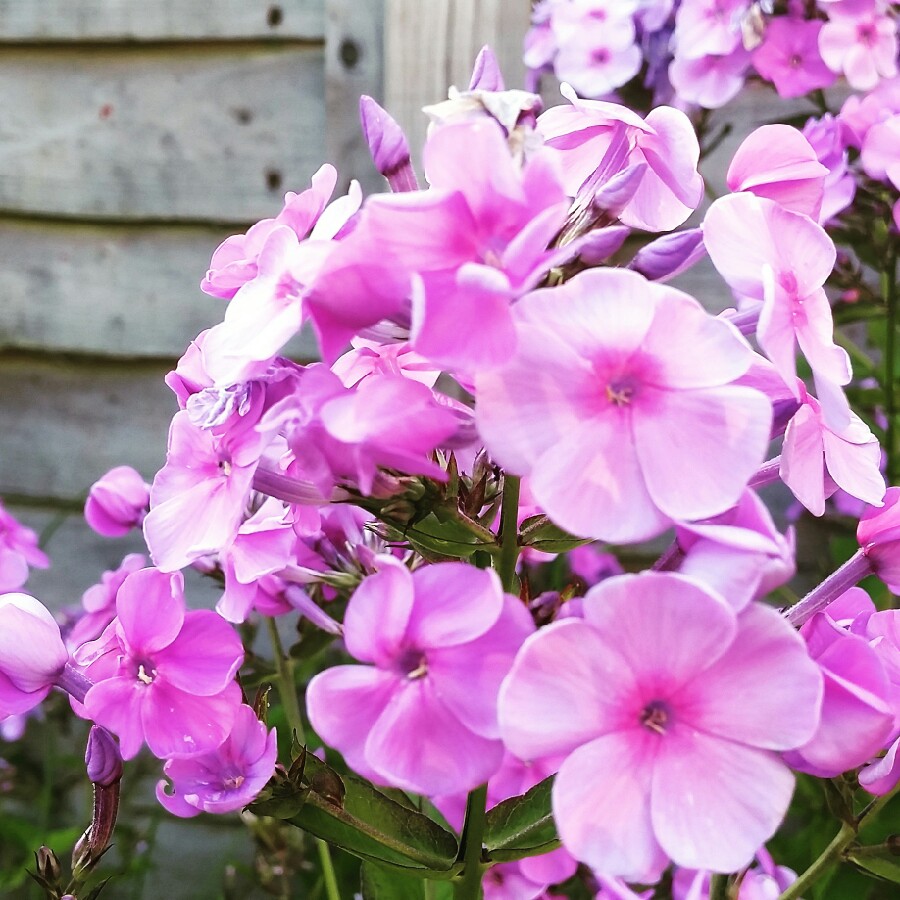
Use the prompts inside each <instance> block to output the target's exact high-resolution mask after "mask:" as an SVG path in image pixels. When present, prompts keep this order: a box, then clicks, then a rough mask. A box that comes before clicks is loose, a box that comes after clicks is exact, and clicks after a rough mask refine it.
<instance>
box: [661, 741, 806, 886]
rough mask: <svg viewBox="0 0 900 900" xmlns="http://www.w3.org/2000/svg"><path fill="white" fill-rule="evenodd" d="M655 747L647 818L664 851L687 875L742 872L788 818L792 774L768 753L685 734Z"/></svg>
mask: <svg viewBox="0 0 900 900" xmlns="http://www.w3.org/2000/svg"><path fill="white" fill-rule="evenodd" d="M660 743H662V744H664V747H663V748H662V749H661V750H660V752H659V754H658V756H657V758H656V765H655V768H654V770H653V786H652V818H653V831H654V832H655V834H656V836H657V838H658V839H659V842H660V844H661V845H662V847H663V849H664V850H665V851H666V853H668V855H669V856H670V857H671V858H672V860H673V861H674V862H675V863H677V864H678V865H680V866H686V867H688V868H692V869H710V870H711V871H714V872H734V871H736V870H737V869H741V868H743V867H744V866H746V865H748V864H749V863H750V862H751V861H752V859H753V855H754V853H756V851H757V850H758V849H759V848H760V846H761V845H762V844H763V843H764V842H765V841H767V840H768V839H769V838H770V837H771V836H772V835H773V834H774V833H775V830H776V829H777V828H778V826H779V825H780V824H781V820H782V818H783V817H784V814H785V812H786V811H787V808H788V804H789V803H790V799H791V794H792V793H793V790H794V776H793V775H792V774H791V771H790V769H788V767H787V766H786V765H784V763H782V762H781V760H779V759H778V757H776V756H775V755H774V754H772V753H768V752H766V751H764V750H757V749H754V748H752V747H746V746H743V745H741V744H734V743H731V742H730V741H725V740H721V739H720V738H715V737H710V736H709V735H706V734H703V733H702V732H698V731H693V730H691V729H690V728H687V727H685V728H678V727H676V728H674V729H672V730H671V731H669V732H668V733H667V734H666V735H664V736H663V740H662V741H661V742H660ZM700 810H702V811H703V812H702V814H698V811H700Z"/></svg>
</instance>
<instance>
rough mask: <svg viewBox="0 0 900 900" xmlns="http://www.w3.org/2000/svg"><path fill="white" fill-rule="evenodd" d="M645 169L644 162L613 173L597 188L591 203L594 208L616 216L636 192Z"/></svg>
mask: <svg viewBox="0 0 900 900" xmlns="http://www.w3.org/2000/svg"><path fill="white" fill-rule="evenodd" d="M646 171H647V164H646V163H637V164H636V165H633V166H629V167H628V168H627V169H623V170H622V171H621V172H618V173H617V174H615V175H613V176H612V178H610V179H609V181H607V182H606V183H605V184H603V185H602V186H601V187H600V188H598V189H597V192H596V193H595V194H594V197H593V200H592V205H593V207H594V209H595V210H597V211H600V210H602V211H603V212H606V213H609V214H610V215H612V216H615V217H616V218H618V216H619V215H620V214H621V212H622V210H623V209H625V207H626V206H628V204H629V203H630V202H631V199H632V197H634V195H635V194H636V193H637V189H638V187H639V186H640V184H641V179H642V178H643V177H644V173H645V172H646Z"/></svg>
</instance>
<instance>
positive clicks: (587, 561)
mask: <svg viewBox="0 0 900 900" xmlns="http://www.w3.org/2000/svg"><path fill="white" fill-rule="evenodd" d="M566 562H568V564H569V568H570V569H571V571H572V574H573V575H575V576H576V577H577V578H580V579H581V580H582V581H583V582H584V583H585V584H586V585H587V586H588V587H591V586H593V585H595V584H599V583H600V582H601V581H603V580H604V579H606V578H612V576H613V575H621V574H622V573H623V572H624V571H625V570H624V569H623V568H622V564H621V563H620V562H619V560H618V558H617V557H616V555H615V554H614V553H607V552H606V551H605V550H603V548H602V545H597V544H585V545H583V546H581V547H575V548H574V549H572V550H570V551H569V552H568V553H567V554H566Z"/></svg>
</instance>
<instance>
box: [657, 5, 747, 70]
mask: <svg viewBox="0 0 900 900" xmlns="http://www.w3.org/2000/svg"><path fill="white" fill-rule="evenodd" d="M749 8H750V0H694V2H690V3H682V4H681V5H680V6H679V7H678V11H677V12H676V13H675V46H676V52H677V55H678V56H679V57H681V58H683V59H699V58H700V57H702V56H727V55H728V54H730V53H732V52H734V51H735V50H736V49H738V47H740V46H741V20H742V19H743V17H744V15H745V14H746V13H747V11H748V9H749Z"/></svg>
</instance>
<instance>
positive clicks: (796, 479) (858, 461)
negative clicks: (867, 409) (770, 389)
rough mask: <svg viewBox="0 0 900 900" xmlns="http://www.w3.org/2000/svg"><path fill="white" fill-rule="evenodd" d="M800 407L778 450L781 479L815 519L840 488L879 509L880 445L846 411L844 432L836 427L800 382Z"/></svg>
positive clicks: (881, 481)
mask: <svg viewBox="0 0 900 900" xmlns="http://www.w3.org/2000/svg"><path fill="white" fill-rule="evenodd" d="M797 386H798V389H799V391H800V396H801V399H802V402H801V404H800V408H799V409H798V410H797V412H796V413H795V414H794V416H793V418H792V419H791V421H790V422H789V423H788V426H787V430H786V431H785V434H784V444H783V446H782V449H781V465H780V467H779V475H780V476H781V480H782V481H783V482H784V483H785V484H786V485H787V486H788V487H789V488H790V489H791V492H792V493H793V495H794V496H795V497H796V498H797V499H798V500H799V501H800V502H801V503H802V504H803V505H804V506H805V507H806V508H807V509H808V510H809V511H810V512H811V513H812V514H813V515H814V516H821V515H822V514H823V513H824V512H825V500H826V499H827V498H828V497H830V496H831V495H832V494H834V493H835V491H837V489H838V488H841V489H843V490H845V491H846V492H847V493H848V494H851V495H852V496H854V497H857V498H859V499H860V500H864V501H865V502H866V503H869V504H871V505H872V506H880V505H881V503H882V498H883V497H884V490H885V484H884V477H883V476H882V474H881V468H880V466H881V446H880V445H879V443H878V438H876V437H875V435H874V434H872V432H871V431H870V430H869V426H868V425H866V423H865V422H863V420H862V419H860V418H859V416H857V415H856V413H854V412H852V411H851V410H849V407H848V409H847V413H848V416H849V420H848V421H847V424H846V425H845V426H844V427H834V426H832V425H831V424H830V423H829V417H828V415H827V413H826V411H825V410H823V407H822V404H821V403H819V401H818V400H817V399H816V398H815V397H813V396H811V395H810V394H809V393H807V391H806V388H805V387H803V385H802V382H799V380H798V385H797Z"/></svg>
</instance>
